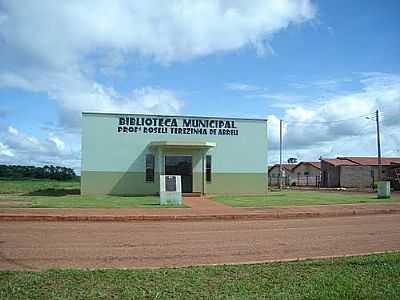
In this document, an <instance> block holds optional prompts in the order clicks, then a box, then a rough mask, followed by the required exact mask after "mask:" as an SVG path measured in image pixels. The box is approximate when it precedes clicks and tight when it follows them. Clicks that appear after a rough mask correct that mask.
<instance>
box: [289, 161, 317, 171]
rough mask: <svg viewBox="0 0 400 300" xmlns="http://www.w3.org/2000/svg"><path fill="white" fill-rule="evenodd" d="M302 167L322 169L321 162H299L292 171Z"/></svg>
mask: <svg viewBox="0 0 400 300" xmlns="http://www.w3.org/2000/svg"><path fill="white" fill-rule="evenodd" d="M300 165H310V166H312V167H314V168H316V169H321V162H319V161H302V162H299V163H298V164H297V165H296V166H295V167H294V168H293V169H292V171H294V169H296V168H297V167H299V166H300Z"/></svg>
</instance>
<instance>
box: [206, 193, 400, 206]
mask: <svg viewBox="0 0 400 300" xmlns="http://www.w3.org/2000/svg"><path fill="white" fill-rule="evenodd" d="M211 199H212V200H214V201H217V202H220V203H223V204H226V205H229V206H233V207H279V206H301V205H328V204H355V203H400V197H399V196H398V195H395V196H392V197H391V198H387V199H378V198H377V196H376V194H358V193H352V192H319V191H284V192H271V193H268V194H267V195H260V196H225V195H224V196H213V197H212V198H211Z"/></svg>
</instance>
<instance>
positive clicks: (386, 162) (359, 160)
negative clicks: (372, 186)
mask: <svg viewBox="0 0 400 300" xmlns="http://www.w3.org/2000/svg"><path fill="white" fill-rule="evenodd" d="M322 161H324V162H327V163H329V164H331V165H333V166H335V167H336V166H378V158H377V157H371V156H346V157H344V156H343V157H337V158H321V162H322ZM395 163H400V157H382V165H383V166H390V165H391V164H395Z"/></svg>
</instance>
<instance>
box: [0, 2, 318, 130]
mask: <svg viewBox="0 0 400 300" xmlns="http://www.w3.org/2000/svg"><path fill="white" fill-rule="evenodd" d="M315 14H316V8H315V6H314V5H312V4H311V2H310V1H308V0H291V1H289V0H276V1H264V0H255V1H251V2H248V1H244V0H243V1H224V0H221V1H215V0H208V1H188V0H175V1H155V0H149V1H127V0H118V1H117V0H116V1H112V2H110V1H102V0H99V1H64V2H61V3H60V2H54V1H51V0H43V1H41V3H40V5H37V3H34V2H29V1H28V2H26V1H18V0H17V1H15V0H8V1H7V0H6V1H3V2H2V4H1V5H0V16H1V17H0V23H1V26H0V51H1V53H2V55H1V56H0V67H1V70H2V71H1V72H0V87H2V86H3V87H16V88H21V89H25V90H30V91H34V92H46V93H48V94H49V95H50V96H51V97H52V98H54V99H55V100H56V101H57V103H58V104H59V107H60V113H61V117H60V118H61V123H62V125H63V124H66V125H68V126H75V127H77V126H78V122H77V120H79V118H80V116H79V113H80V112H81V111H83V110H97V111H124V112H152V113H177V112H179V110H180V108H181V107H182V105H183V101H182V100H181V99H179V97H178V96H177V95H176V94H175V93H174V92H173V91H169V90H166V89H162V88H156V87H143V88H139V89H134V90H133V91H131V92H130V94H129V95H126V94H121V93H119V92H118V91H116V90H114V89H113V88H112V87H109V86H106V85H104V84H101V83H99V82H98V81H97V80H96V79H93V77H94V75H95V74H96V72H97V71H100V72H103V71H105V72H109V71H110V70H113V69H115V68H118V66H120V65H122V64H124V63H125V62H127V61H128V60H132V59H138V58H140V57H146V58H149V59H152V60H154V61H155V62H159V63H165V64H169V63H173V62H176V61H184V60H187V59H193V58H196V57H202V56H206V55H211V54H215V53H219V52H225V51H234V50H238V49H240V48H243V47H248V46H250V47H254V48H255V49H256V51H257V53H263V52H266V51H267V52H271V51H272V50H268V49H270V45H269V44H268V43H269V40H270V38H271V37H272V36H273V34H274V33H276V32H278V31H280V30H282V29H284V28H286V27H287V26H289V25H290V24H297V23H302V22H306V21H308V20H311V19H313V18H314V16H315ZM236 88H239V89H247V90H249V89H252V88H255V87H251V86H244V85H242V86H240V87H239V86H236Z"/></svg>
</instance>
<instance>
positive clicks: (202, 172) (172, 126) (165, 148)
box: [81, 112, 268, 195]
mask: <svg viewBox="0 0 400 300" xmlns="http://www.w3.org/2000/svg"><path fill="white" fill-rule="evenodd" d="M160 175H180V176H181V189H182V193H187V194H190V193H193V194H264V193H266V191H267V186H268V182H267V120H265V119H245V118H222V117H198V116H166V115H165V116H164V115H139V114H114V113H92V112H84V113H82V169H81V192H82V194H85V195H91V194H93V195H96V194H99V195H101V194H109V195H157V194H159V192H160Z"/></svg>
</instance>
